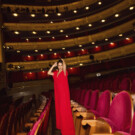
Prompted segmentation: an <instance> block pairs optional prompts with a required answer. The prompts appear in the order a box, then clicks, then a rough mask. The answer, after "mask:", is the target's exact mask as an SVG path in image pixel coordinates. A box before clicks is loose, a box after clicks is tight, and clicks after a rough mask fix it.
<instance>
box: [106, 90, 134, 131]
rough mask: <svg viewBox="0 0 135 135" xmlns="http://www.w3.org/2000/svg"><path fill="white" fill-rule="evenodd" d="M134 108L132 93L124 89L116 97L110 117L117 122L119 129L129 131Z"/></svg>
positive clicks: (111, 107)
mask: <svg viewBox="0 0 135 135" xmlns="http://www.w3.org/2000/svg"><path fill="white" fill-rule="evenodd" d="M132 109H133V104H132V99H131V96H130V94H129V93H128V92H126V91H122V92H120V93H118V94H117V95H116V96H115V97H114V99H113V101H112V104H111V106H110V111H109V115H108V118H109V119H110V120H111V121H112V122H113V123H114V124H115V126H116V127H117V128H118V130H119V131H125V132H129V130H130V126H131V117H132Z"/></svg>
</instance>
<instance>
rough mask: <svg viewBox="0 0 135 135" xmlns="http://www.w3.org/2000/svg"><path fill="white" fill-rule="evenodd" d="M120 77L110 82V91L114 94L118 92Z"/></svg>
mask: <svg viewBox="0 0 135 135" xmlns="http://www.w3.org/2000/svg"><path fill="white" fill-rule="evenodd" d="M119 81H120V77H119V76H116V78H115V79H114V80H113V81H112V90H113V91H114V92H118V89H119V88H118V86H119Z"/></svg>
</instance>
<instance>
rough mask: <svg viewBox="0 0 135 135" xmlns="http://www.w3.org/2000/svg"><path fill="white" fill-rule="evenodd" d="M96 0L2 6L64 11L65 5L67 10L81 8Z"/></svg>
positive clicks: (5, 5)
mask: <svg viewBox="0 0 135 135" xmlns="http://www.w3.org/2000/svg"><path fill="white" fill-rule="evenodd" d="M96 2H98V0H79V1H77V2H72V3H69V4H63V5H57V6H31V5H12V4H3V5H2V7H3V8H7V7H10V8H11V10H12V11H14V10H15V9H16V8H20V9H22V8H29V10H30V11H32V10H38V9H40V10H42V8H44V9H45V10H56V7H57V8H58V9H59V11H60V12H64V11H65V9H64V8H65V7H68V10H69V11H70V10H74V9H76V8H82V7H85V6H88V5H91V4H93V3H96Z"/></svg>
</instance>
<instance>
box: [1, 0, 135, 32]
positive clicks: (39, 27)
mask: <svg viewBox="0 0 135 135" xmlns="http://www.w3.org/2000/svg"><path fill="white" fill-rule="evenodd" d="M134 3H135V0H124V1H123V2H121V3H119V4H117V5H115V6H113V7H111V8H109V9H106V10H104V11H102V12H99V13H97V14H94V15H91V16H89V17H84V18H79V19H75V20H71V21H66V22H57V23H52V24H51V23H38V24H37V23H4V24H3V25H4V26H5V27H6V28H7V29H8V30H10V31H12V30H20V31H33V30H36V31H45V30H59V29H68V28H73V27H77V26H81V25H85V24H88V23H93V22H96V21H100V20H102V19H105V18H106V17H109V16H111V15H114V14H115V13H118V12H120V11H122V10H123V9H126V8H128V7H129V6H131V5H132V4H134Z"/></svg>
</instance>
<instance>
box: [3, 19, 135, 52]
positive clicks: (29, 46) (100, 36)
mask: <svg viewBox="0 0 135 135" xmlns="http://www.w3.org/2000/svg"><path fill="white" fill-rule="evenodd" d="M133 23H135V19H133V20H131V21H129V22H126V23H124V24H122V25H119V26H116V27H114V28H111V29H109V30H105V31H103V32H99V33H96V34H92V35H88V36H83V37H78V38H73V39H67V40H60V41H49V42H14V43H12V42H11V43H10V42H6V43H5V46H9V47H10V46H11V47H13V49H14V50H35V49H38V50H42V49H49V48H52V49H60V48H62V47H65V48H66V47H73V46H78V45H79V44H82V45H83V44H88V43H90V42H92V41H96V40H98V41H99V40H104V39H105V38H110V37H113V36H116V35H118V34H120V33H125V32H128V31H130V30H133V28H134V27H133Z"/></svg>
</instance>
